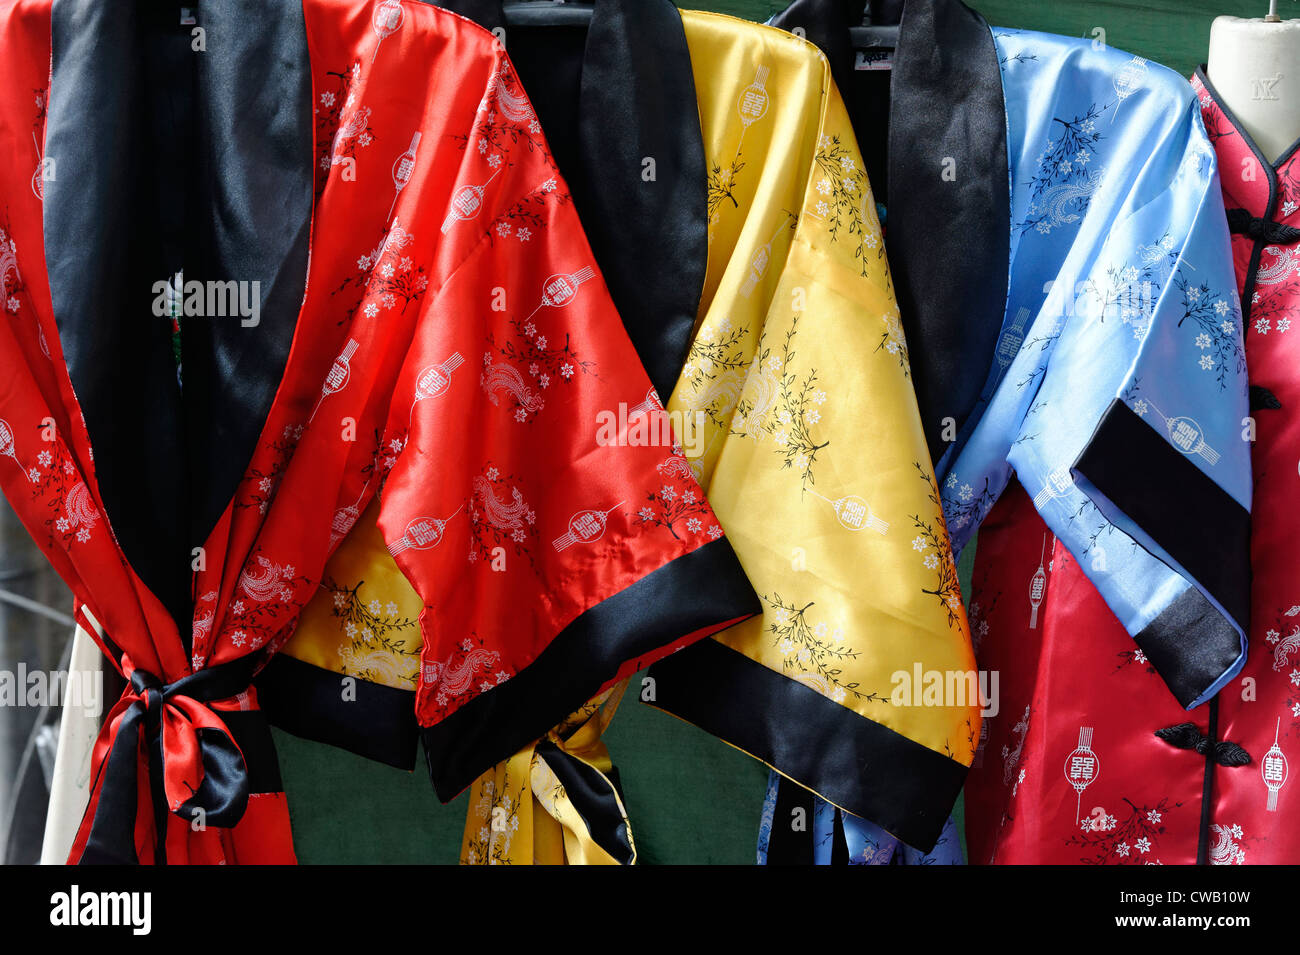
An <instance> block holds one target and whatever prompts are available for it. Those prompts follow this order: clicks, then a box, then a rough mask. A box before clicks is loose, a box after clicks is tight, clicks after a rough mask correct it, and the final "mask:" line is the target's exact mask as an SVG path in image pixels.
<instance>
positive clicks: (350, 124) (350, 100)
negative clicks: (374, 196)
mask: <svg viewBox="0 0 1300 955" xmlns="http://www.w3.org/2000/svg"><path fill="white" fill-rule="evenodd" d="M325 76H326V79H325V80H324V81H323V82H322V83H321V86H322V87H329V88H322V89H321V91H320V92H319V93H318V94H317V97H316V103H315V105H314V106H313V108H312V112H313V113H314V114H315V116H316V143H317V150H318V155H317V157H316V198H317V199H319V198H320V195H321V193H322V192H324V191H325V183H326V182H327V181H328V179H329V172H330V169H331V168H332V167H334V166H337V165H339V164H341V163H343V162H344V161H346V160H349V159H355V158H356V155H357V150H358V149H363V148H365V147H366V146H369V145H370V144H371V143H372V142H374V139H375V131H374V129H372V128H371V126H370V108H369V107H365V106H363V107H360V108H355V107H356V106H357V102H356V99H357V94H356V91H355V90H354V89H353V88H352V87H353V85H354V84H355V83H356V82H357V81H358V80H359V79H360V78H361V62H360V61H359V60H354V61H353V63H352V66H351V68H350V69H348V70H346V71H344V72H341V73H339V72H335V71H333V70H330V71H327V72H326V74H325ZM330 77H333V79H332V80H331V79H330ZM345 115H346V116H347V120H346V122H345V121H344V116H345Z"/></svg>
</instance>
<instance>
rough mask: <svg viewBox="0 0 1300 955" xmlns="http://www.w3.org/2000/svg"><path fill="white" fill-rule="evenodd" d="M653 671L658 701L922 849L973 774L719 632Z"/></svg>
mask: <svg viewBox="0 0 1300 955" xmlns="http://www.w3.org/2000/svg"><path fill="white" fill-rule="evenodd" d="M650 676H651V677H652V678H653V679H654V680H655V692H656V697H657V698H656V700H655V701H654V703H653V705H654V706H656V707H658V708H660V709H663V710H666V711H667V712H669V713H671V714H673V715H674V716H677V717H680V718H681V719H684V720H686V721H687V722H690V723H694V724H695V725H696V726H698V727H700V728H701V729H704V730H707V731H708V732H710V733H712V734H714V735H715V736H718V737H720V738H722V739H723V740H725V741H726V742H728V743H730V744H731V745H732V746H735V747H737V748H739V749H741V750H744V751H745V752H746V753H748V754H749V755H751V756H753V757H755V758H757V759H760V760H762V761H763V762H764V763H766V764H767V765H769V766H771V767H772V768H773V769H775V770H776V771H777V772H779V773H781V774H782V775H783V776H787V777H789V778H790V779H792V780H794V781H796V782H797V783H799V785H801V786H803V787H805V788H807V789H811V790H813V791H814V792H815V793H817V795H819V796H821V797H822V798H823V799H825V800H826V801H827V802H830V803H832V804H834V805H836V806H838V807H839V808H841V809H844V810H845V811H847V812H850V813H853V814H854V815H855V816H861V817H863V818H864V819H868V820H870V821H871V822H874V823H876V824H877V825H878V826H880V827H881V828H882V829H885V830H886V831H887V832H889V833H890V834H891V835H893V836H895V837H896V838H897V839H899V841H901V842H904V843H906V844H907V845H909V846H911V847H912V848H914V849H919V850H920V851H922V852H929V851H930V850H932V849H933V848H934V846H935V843H936V842H937V841H938V839H939V836H940V835H941V834H942V833H943V827H944V823H945V822H947V820H948V814H949V813H951V812H952V807H953V805H954V803H956V801H957V797H958V795H960V793H961V789H962V785H963V784H964V783H965V781H966V773H967V770H968V768H969V767H967V766H963V765H962V764H961V763H959V762H957V761H956V760H954V759H952V758H950V757H948V756H945V755H944V754H943V753H940V752H936V751H935V750H932V749H930V748H929V747H928V746H924V745H922V744H921V743H918V742H916V741H915V740H911V739H908V738H907V737H906V736H903V735H902V734H901V733H896V732H895V731H893V730H891V729H889V728H888V727H886V726H883V725H881V724H880V723H876V722H873V721H872V720H869V719H867V718H866V717H864V716H862V715H861V714H859V713H857V712H855V711H854V710H851V709H849V708H848V707H847V706H844V705H842V704H840V703H836V702H835V701H834V700H832V699H830V698H828V697H826V696H824V695H823V694H821V693H818V692H817V691H816V690H814V689H812V688H811V687H807V686H804V685H803V684H802V683H799V682H797V681H795V680H791V679H790V678H789V677H787V676H783V675H782V674H780V673H778V672H776V671H775V670H772V669H770V668H769V667H766V666H764V665H763V664H761V663H758V662H756V661H754V660H751V659H750V658H749V657H747V656H745V655H744V654H743V653H741V652H739V651H737V650H733V649H732V648H731V647H728V646H726V645H724V644H722V643H719V642H718V641H716V640H705V641H703V642H702V643H699V644H697V645H695V646H693V647H690V648H688V649H686V650H683V651H682V652H681V653H676V654H673V656H671V657H669V658H668V659H666V660H664V661H662V662H661V663H658V664H656V665H655V666H654V667H652V668H651V669H650ZM758 701H761V707H760V706H759V702H758Z"/></svg>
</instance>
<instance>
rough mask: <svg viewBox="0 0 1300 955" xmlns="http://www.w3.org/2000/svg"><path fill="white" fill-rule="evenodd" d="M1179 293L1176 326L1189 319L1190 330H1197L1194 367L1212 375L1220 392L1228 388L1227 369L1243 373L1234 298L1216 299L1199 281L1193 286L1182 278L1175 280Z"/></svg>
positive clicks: (1243, 360)
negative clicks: (1196, 352)
mask: <svg viewBox="0 0 1300 955" xmlns="http://www.w3.org/2000/svg"><path fill="white" fill-rule="evenodd" d="M1174 283H1175V285H1176V286H1177V287H1178V290H1179V292H1181V293H1182V305H1183V316H1182V318H1180V319H1179V320H1178V327H1179V328H1182V327H1183V323H1184V322H1186V321H1187V320H1188V319H1191V320H1192V323H1193V325H1192V326H1191V327H1192V328H1193V329H1198V330H1199V331H1198V333H1197V335H1196V347H1197V349H1198V350H1199V352H1200V357H1199V358H1198V359H1197V366H1198V367H1199V368H1200V369H1201V370H1202V371H1207V372H1212V373H1213V374H1214V379H1215V381H1217V382H1218V384H1219V390H1220V391H1223V390H1225V389H1226V388H1227V387H1228V374H1229V372H1228V369H1229V368H1232V369H1233V374H1234V375H1241V374H1244V373H1245V371H1246V353H1245V352H1244V351H1243V350H1242V347H1241V338H1240V336H1239V335H1238V334H1237V330H1238V326H1237V308H1236V305H1235V303H1234V302H1233V298H1232V296H1231V295H1229V296H1228V297H1226V298H1223V297H1219V296H1218V295H1216V294H1214V293H1212V292H1211V291H1210V288H1209V286H1208V285H1206V284H1205V283H1204V282H1202V283H1201V284H1199V285H1193V284H1192V283H1191V282H1190V281H1189V280H1187V279H1186V278H1185V277H1183V276H1182V275H1178V276H1176V277H1175V279H1174Z"/></svg>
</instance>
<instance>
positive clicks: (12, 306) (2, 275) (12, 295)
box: [0, 216, 26, 315]
mask: <svg viewBox="0 0 1300 955" xmlns="http://www.w3.org/2000/svg"><path fill="white" fill-rule="evenodd" d="M25 288H26V286H25V285H24V284H23V277H22V275H20V274H19V272H18V244H17V243H16V242H14V240H13V237H12V235H11V233H10V229H9V218H8V216H6V217H5V222H4V226H3V227H0V301H2V302H3V303H4V309H5V311H7V312H8V313H9V314H10V315H17V314H18V309H19V308H20V307H21V305H22V302H21V301H20V300H19V298H18V296H19V294H20V293H21V292H22V291H23V290H24V289H25Z"/></svg>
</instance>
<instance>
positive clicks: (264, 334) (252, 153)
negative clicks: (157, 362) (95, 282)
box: [173, 0, 314, 543]
mask: <svg viewBox="0 0 1300 955" xmlns="http://www.w3.org/2000/svg"><path fill="white" fill-rule="evenodd" d="M173 9H174V8H173ZM197 9H198V10H199V11H200V14H199V15H200V16H201V17H202V24H203V26H204V28H205V30H206V32H207V47H208V50H207V52H206V53H203V54H194V55H195V56H196V57H198V63H199V66H200V69H199V73H198V76H199V91H198V92H199V96H198V105H199V107H200V112H199V117H198V121H199V136H200V139H199V150H198V154H197V157H196V158H197V159H198V163H197V165H196V167H195V173H194V180H193V181H194V185H195V187H196V188H195V204H196V206H195V211H194V218H193V222H192V223H191V225H192V228H194V229H195V230H196V231H197V232H198V235H199V237H200V246H199V248H198V249H197V250H196V255H197V261H198V262H199V263H200V264H199V266H198V267H197V268H196V267H194V266H187V270H186V275H185V278H186V280H187V281H188V280H189V279H190V278H196V279H200V280H202V281H208V280H216V281H226V280H230V279H234V280H237V281H241V282H252V281H256V282H258V283H259V290H260V316H259V318H258V322H257V324H256V325H255V326H254V325H249V326H246V325H245V324H244V321H243V320H241V319H240V318H236V317H227V318H204V319H201V320H197V321H196V320H194V319H190V320H189V321H188V322H184V320H182V321H183V324H182V336H183V339H184V340H183V343H182V360H183V362H184V365H185V368H184V375H185V386H184V394H185V401H186V405H187V411H188V425H187V426H188V428H189V436H190V463H191V468H192V471H191V475H192V480H193V485H194V492H193V501H192V521H193V531H194V536H195V540H196V541H197V542H198V543H202V542H203V541H204V540H205V539H206V538H207V535H208V533H209V532H210V531H211V529H212V527H213V525H214V524H216V522H217V520H218V519H219V518H220V517H221V514H222V512H223V511H224V510H225V508H226V505H227V504H228V503H229V502H230V499H231V498H232V497H233V496H234V494H235V490H236V488H237V487H238V485H239V481H240V479H241V478H242V477H243V474H244V469H245V468H246V467H247V466H248V462H249V460H250V459H251V458H252V455H253V450H254V448H255V447H256V444H257V440H258V438H259V437H260V435H261V433H262V427H263V425H264V424H265V422H266V418H267V415H268V414H269V413H270V410H271V403H272V402H273V400H274V399H275V394H276V391H277V389H278V388H279V386H280V379H281V378H282V377H283V375H284V368H285V363H286V362H287V361H288V358H289V347H290V345H291V344H292V341H293V334H294V329H295V327H296V326H297V323H298V312H299V310H300V309H301V307H302V301H303V293H304V290H305V288H306V282H307V250H308V242H309V240H310V237H311V211H312V197H313V163H314V153H313V147H312V119H313V117H312V102H311V64H310V58H309V54H308V50H307V29H306V24H305V22H304V20H303V11H302V5H301V4H300V3H275V4H268V3H265V2H263V0H221V2H219V3H212V2H210V0H208V2H205V3H203V4H202V5H197ZM254 27H255V28H254ZM247 321H249V322H251V321H252V319H251V318H250V319H247Z"/></svg>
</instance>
